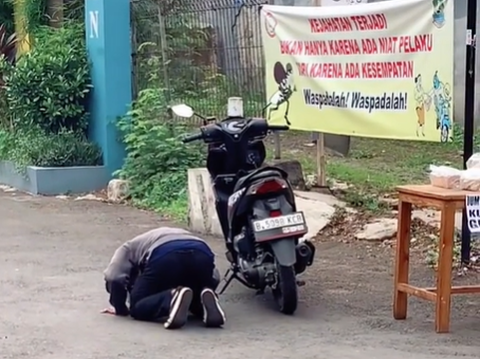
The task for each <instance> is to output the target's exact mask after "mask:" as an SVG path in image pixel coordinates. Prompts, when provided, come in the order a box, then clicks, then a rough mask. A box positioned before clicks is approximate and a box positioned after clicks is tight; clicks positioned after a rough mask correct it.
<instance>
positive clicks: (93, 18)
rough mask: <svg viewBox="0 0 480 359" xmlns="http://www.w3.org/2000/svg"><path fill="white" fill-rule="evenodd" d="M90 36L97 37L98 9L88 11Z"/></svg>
mask: <svg viewBox="0 0 480 359" xmlns="http://www.w3.org/2000/svg"><path fill="white" fill-rule="evenodd" d="M89 19H90V21H89V22H90V38H91V39H98V10H95V11H90V12H89Z"/></svg>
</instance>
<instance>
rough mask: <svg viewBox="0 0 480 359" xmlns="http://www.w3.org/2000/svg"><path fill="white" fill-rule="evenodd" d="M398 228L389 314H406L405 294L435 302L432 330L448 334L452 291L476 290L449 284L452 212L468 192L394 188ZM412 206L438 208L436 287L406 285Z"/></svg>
mask: <svg viewBox="0 0 480 359" xmlns="http://www.w3.org/2000/svg"><path fill="white" fill-rule="evenodd" d="M397 191H398V193H399V203H398V231H397V248H396V255H395V282H394V291H395V295H394V304H393V316H394V318H395V319H405V318H406V317H407V297H408V295H413V296H415V297H419V298H422V299H426V300H429V301H432V302H435V330H436V332H437V333H448V331H449V328H450V297H451V295H452V294H468V293H480V286H461V287H452V259H453V246H454V235H455V212H456V211H457V210H461V209H463V207H464V206H465V196H466V195H467V194H472V192H467V191H460V190H448V189H442V188H437V187H433V186H430V185H411V186H400V187H397ZM412 205H415V206H421V207H433V208H435V209H438V210H440V211H441V222H440V239H439V256H438V270H437V286H436V287H435V288H420V287H415V286H413V285H410V284H408V272H409V257H410V227H411V219H412Z"/></svg>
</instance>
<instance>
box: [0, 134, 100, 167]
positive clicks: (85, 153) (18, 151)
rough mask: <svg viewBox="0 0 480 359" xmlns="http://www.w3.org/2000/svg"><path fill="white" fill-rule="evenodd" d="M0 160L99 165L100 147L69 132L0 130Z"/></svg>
mask: <svg viewBox="0 0 480 359" xmlns="http://www.w3.org/2000/svg"><path fill="white" fill-rule="evenodd" d="M0 159H3V160H8V161H12V162H14V163H15V164H16V165H18V166H19V167H24V166H40V167H69V166H98V165H101V164H102V152H101V150H100V148H99V147H98V146H97V145H96V144H93V143H91V142H89V141H87V139H86V138H85V137H84V136H82V135H81V134H78V133H74V132H72V131H66V130H62V131H61V132H59V133H57V134H47V133H45V132H44V131H42V130H40V129H35V130H30V131H25V130H18V131H16V132H14V133H13V132H7V131H5V130H3V131H0Z"/></svg>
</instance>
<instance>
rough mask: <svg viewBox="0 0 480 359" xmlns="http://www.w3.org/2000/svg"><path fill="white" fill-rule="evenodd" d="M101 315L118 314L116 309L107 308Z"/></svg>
mask: <svg viewBox="0 0 480 359" xmlns="http://www.w3.org/2000/svg"><path fill="white" fill-rule="evenodd" d="M100 313H102V314H110V315H116V314H117V313H115V308H114V307H108V308H105V309H103V310H102V311H101V312H100Z"/></svg>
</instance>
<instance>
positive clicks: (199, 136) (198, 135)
mask: <svg viewBox="0 0 480 359" xmlns="http://www.w3.org/2000/svg"><path fill="white" fill-rule="evenodd" d="M202 138H203V134H202V133H196V134H194V135H190V136H186V137H184V138H183V139H182V142H183V143H188V142H193V141H197V140H201V139H202Z"/></svg>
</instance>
